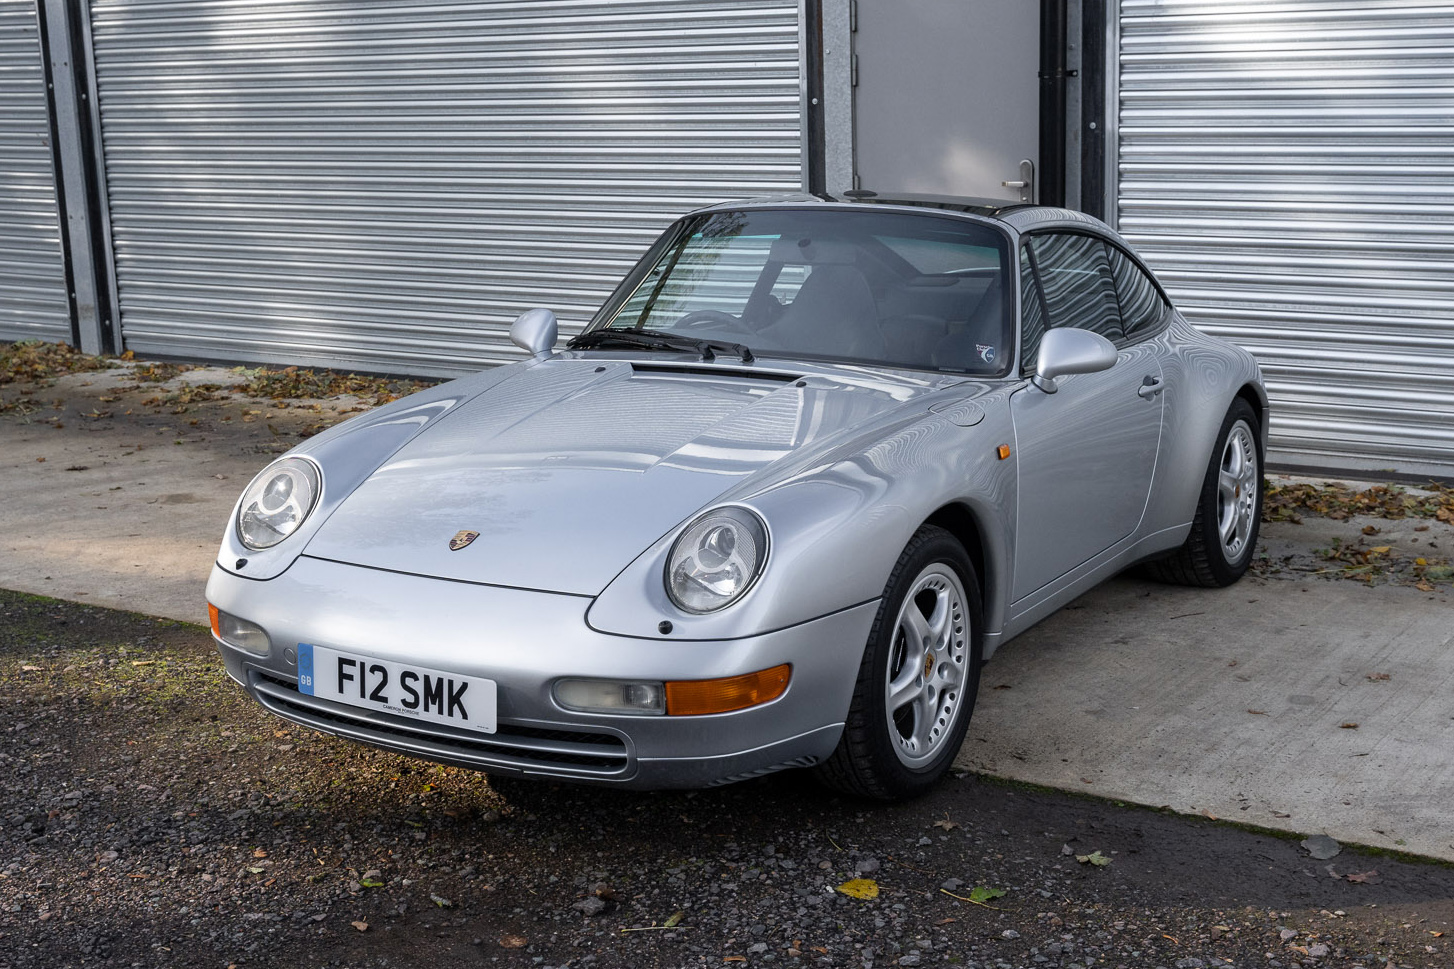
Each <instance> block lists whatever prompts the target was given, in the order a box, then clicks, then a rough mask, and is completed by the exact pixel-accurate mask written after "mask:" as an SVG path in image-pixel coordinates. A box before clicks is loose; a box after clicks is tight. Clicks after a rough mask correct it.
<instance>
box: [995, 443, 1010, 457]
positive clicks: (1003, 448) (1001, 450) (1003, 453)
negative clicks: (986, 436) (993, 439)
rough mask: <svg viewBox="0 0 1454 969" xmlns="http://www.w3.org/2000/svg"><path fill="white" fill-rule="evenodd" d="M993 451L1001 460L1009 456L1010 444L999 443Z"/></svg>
mask: <svg viewBox="0 0 1454 969" xmlns="http://www.w3.org/2000/svg"><path fill="white" fill-rule="evenodd" d="M995 453H996V454H998V455H999V456H1000V460H1001V461H1003V460H1004V459H1005V458H1007V457H1009V456H1010V446H1009V445H1008V444H1001V445H1000V446H999V447H997V448H995Z"/></svg>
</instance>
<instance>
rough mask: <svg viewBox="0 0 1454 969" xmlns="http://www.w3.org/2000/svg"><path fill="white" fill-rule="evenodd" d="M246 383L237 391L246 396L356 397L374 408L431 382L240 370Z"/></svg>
mask: <svg viewBox="0 0 1454 969" xmlns="http://www.w3.org/2000/svg"><path fill="white" fill-rule="evenodd" d="M239 372H240V373H242V374H244V375H246V376H247V377H248V381H247V383H245V384H243V385H242V386H240V387H239V388H238V390H240V391H241V392H242V393H244V394H247V395H248V396H250V397H263V398H266V399H269V400H293V399H297V398H305V399H320V398H329V397H343V396H349V397H358V398H360V399H361V400H365V401H368V402H369V403H370V404H373V405H374V406H375V407H377V406H380V405H382V404H387V403H389V402H390V401H393V400H398V399H399V398H400V397H404V396H407V395H409V394H412V393H415V392H416V391H420V390H423V389H424V388H426V387H430V386H433V385H434V384H435V383H437V382H438V381H433V380H403V379H399V378H394V377H370V376H361V375H359V374H356V373H347V374H346V373H339V372H337V371H334V370H310V369H307V368H304V367H284V368H283V369H282V370H268V369H266V368H258V369H256V370H241V371H239Z"/></svg>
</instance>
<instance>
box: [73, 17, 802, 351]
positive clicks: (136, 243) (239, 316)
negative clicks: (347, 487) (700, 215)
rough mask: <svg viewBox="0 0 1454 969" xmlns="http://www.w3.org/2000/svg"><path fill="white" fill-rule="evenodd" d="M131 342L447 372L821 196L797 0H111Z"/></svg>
mask: <svg viewBox="0 0 1454 969" xmlns="http://www.w3.org/2000/svg"><path fill="white" fill-rule="evenodd" d="M91 12H92V34H93V40H94V46H95V52H96V53H95V57H96V69H97V77H98V83H99V87H100V96H101V119H102V132H103V140H104V145H105V155H106V167H107V173H106V174H107V186H108V191H109V195H110V204H111V220H112V234H113V238H114V244H115V253H116V271H117V279H118V286H119V290H120V302H121V322H122V330H123V335H124V338H125V341H126V345H127V346H128V347H129V348H131V349H134V350H136V351H137V352H143V353H172V354H199V355H206V356H211V357H217V358H223V359H249V360H272V361H285V362H308V363H327V364H333V365H338V366H350V367H359V368H366V369H376V370H395V371H409V372H415V373H448V372H458V371H462V370H471V369H476V368H477V367H478V366H479V365H481V364H484V363H489V362H498V361H504V360H508V359H512V358H514V356H515V355H516V353H517V352H516V351H515V350H514V349H513V347H511V346H510V345H509V341H508V336H507V334H508V329H509V324H510V322H511V321H512V320H513V319H514V317H515V316H516V315H518V314H519V313H520V312H521V311H523V310H525V309H528V308H530V307H532V306H548V307H550V308H552V309H554V310H555V311H556V313H557V315H558V316H560V318H561V321H562V324H563V326H564V328H565V329H567V330H570V329H571V328H573V327H577V326H579V325H581V324H583V323H584V322H585V321H586V320H587V319H588V318H589V316H590V314H591V313H592V312H593V311H594V309H595V308H596V306H597V305H598V304H599V303H600V301H601V299H602V298H603V297H604V295H605V294H606V293H607V292H608V291H609V289H610V287H611V286H612V285H613V284H614V282H615V281H616V280H617V279H618V278H619V276H620V275H621V274H622V273H623V272H624V271H625V269H626V268H627V267H628V266H629V265H630V264H631V262H632V261H633V260H634V259H635V258H636V257H637V256H638V255H639V254H640V253H641V251H642V250H643V249H645V247H646V246H647V245H648V244H649V243H650V241H651V239H652V238H653V237H654V236H655V234H656V233H657V232H658V231H660V229H661V228H662V227H663V226H664V225H665V224H666V223H667V222H668V221H669V220H670V219H671V218H673V217H675V216H676V215H679V214H680V213H682V212H684V211H686V210H688V209H691V208H693V207H696V206H699V205H703V204H707V203H709V202H713V201H718V200H722V199H730V198H740V197H743V196H748V195H754V194H760V193H764V192H781V191H796V190H798V189H799V188H800V186H801V174H800V170H801V146H800V142H801V134H800V130H801V128H800V125H801V118H800V107H799V103H800V95H799V66H798V63H799V61H798V58H799V53H798V49H799V43H798V4H797V0H750V2H735V3H734V2H726V3H724V2H720V0H628V2H611V0H552V2H547V3H543V2H502V0H482V2H468V3H460V2H454V3H451V2H401V0H390V2H382V0H381V2H370V3H357V2H342V0H273V2H238V0H93V2H92V4H91Z"/></svg>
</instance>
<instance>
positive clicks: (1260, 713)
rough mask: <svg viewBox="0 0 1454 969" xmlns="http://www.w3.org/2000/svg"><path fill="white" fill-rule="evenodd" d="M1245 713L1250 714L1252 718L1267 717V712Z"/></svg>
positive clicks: (1254, 711) (1249, 711) (1250, 711)
mask: <svg viewBox="0 0 1454 969" xmlns="http://www.w3.org/2000/svg"><path fill="white" fill-rule="evenodd" d="M1247 712H1248V713H1250V714H1252V715H1253V716H1254V717H1265V716H1267V711H1266V710H1248V711H1247Z"/></svg>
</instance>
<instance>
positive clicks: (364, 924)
mask: <svg viewBox="0 0 1454 969" xmlns="http://www.w3.org/2000/svg"><path fill="white" fill-rule="evenodd" d="M348 924H349V925H352V926H353V927H354V928H356V929H358V930H359V931H360V932H367V931H368V930H369V924H368V923H367V922H350V923H348Z"/></svg>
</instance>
